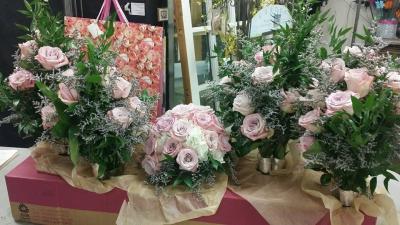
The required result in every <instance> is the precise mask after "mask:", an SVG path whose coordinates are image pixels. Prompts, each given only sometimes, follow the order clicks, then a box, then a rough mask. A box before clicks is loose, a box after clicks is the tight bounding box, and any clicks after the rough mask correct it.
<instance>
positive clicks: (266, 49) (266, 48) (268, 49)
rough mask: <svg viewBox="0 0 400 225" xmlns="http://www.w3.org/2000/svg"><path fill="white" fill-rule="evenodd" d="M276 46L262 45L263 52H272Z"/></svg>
mask: <svg viewBox="0 0 400 225" xmlns="http://www.w3.org/2000/svg"><path fill="white" fill-rule="evenodd" d="M274 48H275V46H274V45H265V46H263V47H262V50H263V52H270V51H272V50H273V49H274Z"/></svg>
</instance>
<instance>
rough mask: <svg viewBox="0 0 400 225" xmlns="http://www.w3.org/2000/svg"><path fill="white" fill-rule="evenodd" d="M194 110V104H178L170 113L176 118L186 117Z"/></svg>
mask: <svg viewBox="0 0 400 225" xmlns="http://www.w3.org/2000/svg"><path fill="white" fill-rule="evenodd" d="M195 110H196V106H195V105H194V104H189V105H184V104H180V105H177V106H175V107H174V108H173V109H172V110H171V114H172V115H173V116H175V117H177V118H188V117H190V116H191V114H192V113H193V111H195Z"/></svg>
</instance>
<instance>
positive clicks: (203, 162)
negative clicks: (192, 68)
mask: <svg viewBox="0 0 400 225" xmlns="http://www.w3.org/2000/svg"><path fill="white" fill-rule="evenodd" d="M229 151H231V145H230V144H229V136H228V135H227V134H226V133H225V130H224V127H223V126H222V124H221V123H220V122H219V121H218V119H217V117H216V116H215V115H214V111H213V110H212V109H211V108H210V107H206V106H196V105H193V104H190V105H178V106H176V107H175V108H173V109H172V110H170V111H168V112H167V113H165V115H163V116H162V117H160V118H158V119H157V121H156V122H155V124H154V125H153V128H152V131H151V134H150V138H149V139H148V141H147V143H146V145H145V153H146V156H145V158H144V159H143V161H142V166H143V168H144V170H145V171H146V173H147V174H148V175H149V179H148V180H149V183H151V184H153V185H156V186H157V187H163V186H167V185H170V184H173V185H174V186H175V185H180V184H184V185H186V186H187V187H189V188H190V189H192V190H197V189H198V188H199V187H200V186H201V184H203V183H207V184H212V183H213V181H214V180H215V176H216V173H217V172H219V171H223V164H224V163H225V155H226V153H228V152H229Z"/></svg>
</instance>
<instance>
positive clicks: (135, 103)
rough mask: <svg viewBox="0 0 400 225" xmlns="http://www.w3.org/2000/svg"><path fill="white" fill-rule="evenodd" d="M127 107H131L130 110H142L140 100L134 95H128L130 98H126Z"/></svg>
mask: <svg viewBox="0 0 400 225" xmlns="http://www.w3.org/2000/svg"><path fill="white" fill-rule="evenodd" d="M127 102H128V108H129V109H131V110H137V111H139V112H142V111H141V108H142V101H141V100H140V99H139V98H138V97H136V96H134V97H130V98H128V101H127Z"/></svg>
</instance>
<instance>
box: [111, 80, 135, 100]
mask: <svg viewBox="0 0 400 225" xmlns="http://www.w3.org/2000/svg"><path fill="white" fill-rule="evenodd" d="M131 88H132V84H131V83H130V82H129V81H127V80H125V79H124V78H122V77H117V78H116V79H115V81H114V85H113V88H112V97H113V98H114V99H121V98H127V97H128V96H129V93H130V92H131Z"/></svg>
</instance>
